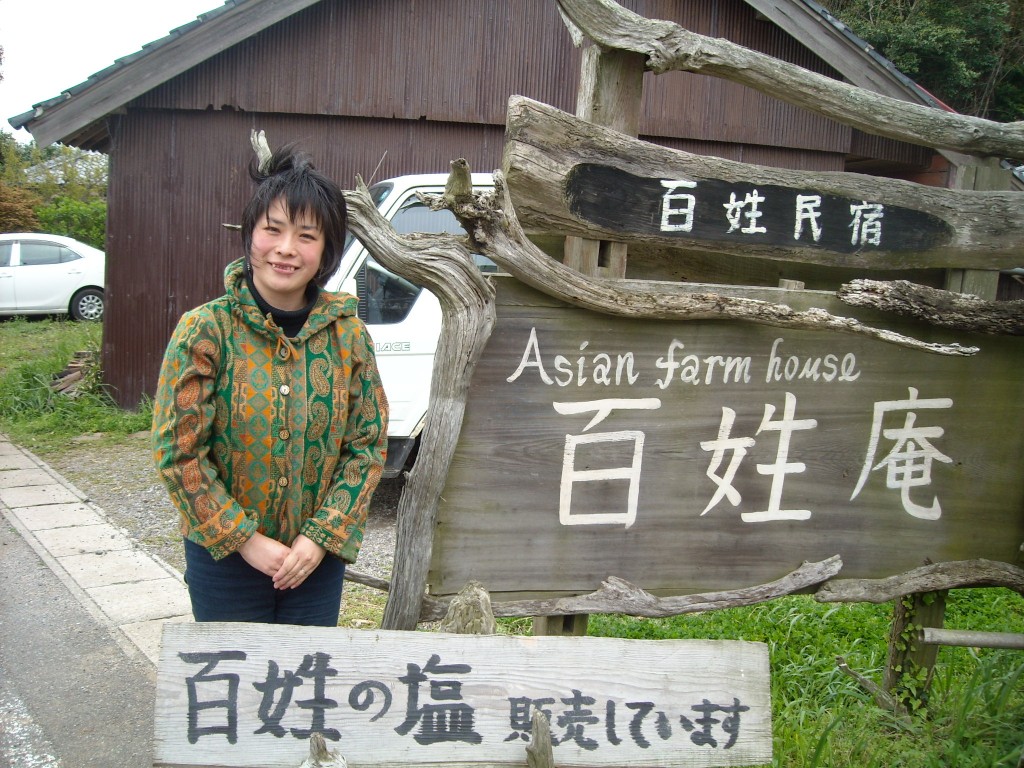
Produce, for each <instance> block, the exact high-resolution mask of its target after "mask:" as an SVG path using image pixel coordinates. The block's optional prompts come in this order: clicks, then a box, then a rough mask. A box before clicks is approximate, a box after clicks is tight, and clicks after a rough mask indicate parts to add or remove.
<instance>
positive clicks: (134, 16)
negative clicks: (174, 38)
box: [0, 0, 223, 143]
mask: <svg viewBox="0 0 1024 768" xmlns="http://www.w3.org/2000/svg"><path fill="white" fill-rule="evenodd" d="M222 4H223V0H0V47H3V49H4V57H3V63H2V64H0V74H2V75H3V80H2V81H0V130H3V131H5V132H6V133H8V134H13V135H14V137H15V138H16V139H17V140H18V141H19V142H21V143H25V142H28V141H30V140H31V138H32V136H31V135H30V134H29V133H28V132H26V131H24V130H20V131H15V130H14V128H13V127H12V126H11V124H10V123H8V122H7V118H9V117H13V116H14V115H20V114H21V113H23V112H27V111H29V110H30V109H32V105H33V104H36V103H38V102H40V101H46V100H47V99H51V98H53V97H54V96H58V95H60V93H61V91H64V90H66V89H68V88H70V87H71V86H73V85H78V84H79V83H81V82H82V81H84V80H86V79H87V78H88V77H89V75H92V74H94V73H96V72H99V71H100V70H101V69H105V68H106V67H108V66H110V65H111V64H113V63H114V60H115V59H119V58H121V57H122V56H127V55H128V54H130V53H135V52H136V51H138V50H139V49H140V48H142V46H143V44H144V43H149V42H152V41H154V40H158V39H160V38H161V37H164V36H165V35H167V33H168V32H170V31H171V30H172V29H174V28H175V27H180V26H181V25H183V24H188V23H189V22H190V21H193V20H194V19H195V18H196V16H198V15H199V14H201V13H205V12H206V11H210V10H213V9H214V8H219V7H220V6H221V5H222Z"/></svg>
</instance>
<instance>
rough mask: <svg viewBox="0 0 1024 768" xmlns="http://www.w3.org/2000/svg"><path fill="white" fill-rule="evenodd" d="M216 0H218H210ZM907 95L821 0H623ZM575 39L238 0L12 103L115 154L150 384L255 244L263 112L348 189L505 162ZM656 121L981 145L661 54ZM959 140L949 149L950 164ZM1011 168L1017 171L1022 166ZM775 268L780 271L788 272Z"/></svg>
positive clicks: (560, 28)
mask: <svg viewBox="0 0 1024 768" xmlns="http://www.w3.org/2000/svg"><path fill="white" fill-rule="evenodd" d="M211 1H212V0H211ZM622 4H623V5H624V6H626V7H627V8H629V9H630V10H633V11H635V12H637V13H639V14H641V15H643V16H647V17H649V18H660V19H667V20H671V21H674V22H676V23H678V24H680V25H681V26H683V27H685V28H686V29H690V30H692V31H694V32H698V33H700V34H704V35H708V36H711V37H722V38H726V39H728V40H731V41H733V42H735V43H738V44H741V45H743V46H746V47H749V48H752V49H754V50H757V51H761V52H764V53H767V54H769V55H771V56H774V57H777V58H779V59H783V60H785V61H789V62H793V63H796V64H799V65H800V66H802V67H805V68H807V69H810V70H813V71H816V72H820V73H824V74H827V75H829V76H832V77H835V78H839V79H845V80H848V81H850V82H852V83H854V84H856V85H859V86H862V87H865V88H868V89H871V90H874V91H877V92H882V93H886V94H888V95H890V96H895V97H897V98H902V99H906V100H910V101H915V102H918V103H925V104H932V105H935V106H938V105H937V104H935V102H934V100H933V99H931V97H929V96H928V95H927V94H926V93H924V92H923V91H921V90H920V89H918V88H917V87H916V86H914V84H913V83H911V82H910V81H908V80H907V79H906V78H905V77H903V76H901V75H900V74H899V73H898V72H897V71H895V69H893V68H892V66H891V65H890V64H888V63H887V62H886V61H884V60H883V59H881V58H880V57H878V56H877V55H876V54H875V53H874V52H873V51H871V50H870V48H869V47H865V46H863V44H859V43H858V41H857V39H856V38H855V37H853V36H852V34H851V33H850V32H849V30H848V29H846V28H845V26H843V25H842V24H841V23H839V22H837V21H836V20H835V19H833V18H832V17H831V16H830V15H829V14H828V13H827V12H825V11H824V9H822V8H821V7H820V6H818V5H817V4H816V3H814V2H812V0H625V1H624V2H623V3H622ZM579 63H580V53H579V51H578V50H577V49H575V48H574V47H573V45H572V42H571V39H570V36H569V33H568V32H567V30H566V28H565V26H564V24H563V23H562V20H561V18H560V16H559V14H558V11H557V8H556V5H555V2H554V0H431V1H430V2H426V0H229V1H228V2H226V3H225V4H224V5H223V6H221V7H219V8H217V9H215V10H213V11H211V12H209V13H207V14H204V15H202V16H200V17H199V18H198V19H197V20H196V21H194V22H192V23H190V24H188V25H186V26H183V27H180V28H179V29H176V30H174V31H173V32H171V33H170V34H169V35H168V36H167V37H165V38H163V39H161V40H158V41H155V42H154V43H152V44H150V45H148V46H146V47H144V48H143V49H142V50H141V51H139V52H137V53H135V54H133V55H131V56H128V57H126V58H123V59H119V60H118V61H117V62H115V63H114V64H113V65H111V66H110V67H109V68H107V69H105V70H103V71H102V72H99V73H97V74H95V75H93V76H92V77H90V78H89V79H88V80H87V81H86V82H84V83H81V84H80V85H77V86H75V87H73V88H70V89H69V90H68V91H67V92H65V93H63V94H61V95H60V96H59V97H57V98H54V99H51V100H48V101H45V102H42V103H40V104H37V105H35V107H34V109H33V110H32V111H31V112H27V113H25V114H24V115H21V116H19V117H18V118H14V119H12V121H11V122H12V124H15V125H16V127H24V128H26V129H27V130H29V131H30V132H31V133H32V135H33V136H34V137H35V139H36V141H37V143H39V144H40V145H44V146H45V145H47V144H50V143H52V142H55V141H59V142H62V143H65V144H70V145H73V146H77V147H80V148H83V149H92V150H98V151H101V152H105V153H108V154H109V156H110V186H109V197H108V203H109V213H108V224H107V244H106V251H107V264H108V270H107V294H108V310H107V312H108V313H107V316H106V323H105V328H104V341H103V364H104V369H105V372H106V378H107V381H108V383H109V384H110V385H112V387H113V388H114V391H115V392H116V397H117V399H118V401H119V402H120V403H121V405H123V406H125V407H129V408H130V407H134V406H135V405H136V404H137V403H138V402H139V400H140V398H141V397H142V396H143V395H145V394H150V393H152V391H153V390H154V389H155V385H156V377H157V372H158V369H159V365H160V360H161V357H162V354H163V350H164V346H165V344H166V340H167V338H168V336H169V334H170V332H171V330H172V328H173V326H174V323H175V322H176V320H177V318H178V317H179V316H180V315H181V313H182V312H184V311H185V310H187V309H189V308H191V307H193V306H195V305H197V304H199V303H201V302H203V301H206V300H208V299H210V298H212V297H214V296H216V295H218V294H219V293H220V292H221V290H222V284H221V275H222V270H223V267H224V265H225V264H226V263H228V262H229V261H231V260H232V259H234V258H236V257H237V256H240V255H241V251H240V241H239V237H238V234H237V232H234V231H231V230H228V229H225V228H224V227H223V226H222V224H224V223H234V222H237V221H238V219H239V217H240V212H241V209H242V206H243V205H244V203H245V201H246V200H247V199H248V196H249V195H250V193H251V189H252V187H251V184H250V182H249V180H248V176H247V165H248V162H249V160H250V157H251V156H252V150H251V148H250V146H249V131H250V130H251V129H263V130H265V131H266V132H267V135H268V136H269V138H270V141H271V143H272V145H274V146H276V145H278V144H281V143H284V142H286V141H295V142H298V143H299V144H300V146H302V147H303V148H304V149H307V150H308V151H310V152H311V153H312V155H313V156H314V158H315V159H316V162H317V165H318V166H319V167H320V168H321V169H322V170H324V171H325V172H327V173H328V174H329V175H331V176H332V177H334V178H335V179H337V180H338V182H339V183H340V184H341V185H342V186H343V187H345V188H352V187H353V186H354V179H355V176H356V174H361V175H362V176H363V177H364V179H367V180H369V179H370V178H371V177H373V178H376V179H380V178H385V177H388V176H395V175H399V174H403V173H414V172H417V173H422V172H434V171H446V170H447V168H448V163H449V161H450V160H451V159H453V158H456V157H465V158H467V160H469V162H470V165H471V166H472V167H473V169H474V170H490V169H493V168H496V167H498V166H499V165H500V162H501V152H502V144H503V133H504V123H505V106H506V101H507V99H508V97H509V96H510V95H512V94H521V95H525V96H529V97H531V98H533V99H536V100H539V101H542V102H545V103H548V104H551V105H553V106H555V107H558V108H560V109H563V110H566V111H569V112H572V111H574V109H575V100H576V87H577V79H578V76H579ZM645 77H646V80H645V85H644V114H643V118H642V121H641V128H640V134H641V137H642V138H644V139H646V140H649V141H653V142H657V143H660V144H664V145H666V146H669V147H673V148H677V149H684V150H687V151H691V152H696V153H702V154H711V155H717V156H721V157H725V158H729V159H734V160H740V161H743V162H747V163H756V164H763V165H770V166H777V167H785V168H793V169H802V170H812V171H826V170H828V171H843V170H847V171H861V172H865V173H873V174H877V175H883V176H891V177H899V178H906V179H912V180H915V181H920V182H923V183H930V184H936V185H940V186H972V185H971V184H970V179H967V183H966V184H965V183H964V178H965V173H966V174H967V175H968V176H970V174H971V173H973V171H970V170H965V166H963V165H961V164H960V162H961V161H962V160H965V159H964V158H950V157H946V156H943V155H940V154H938V153H936V152H933V151H932V150H929V149H924V148H921V147H914V146H911V145H908V144H902V143H899V142H895V141H891V140H887V139H880V138H877V137H874V136H869V135H866V134H864V133H861V132H860V131H857V130H853V129H851V128H849V127H847V126H844V125H841V124H839V123H836V122H834V121H831V120H828V119H826V118H823V117H820V116H818V115H815V114H811V113H809V112H807V111H804V110H801V109H799V108H796V107H793V106H790V105H788V104H785V103H783V102H781V101H778V100H776V99H773V98H770V97H767V96H764V95H762V94H760V93H758V92H756V91H753V90H751V89H748V88H746V87H743V86H740V85H736V84H733V83H729V82H727V81H724V80H719V79H715V78H711V77H706V76H700V75H691V74H684V73H672V74H668V75H662V76H659V77H657V78H655V77H654V76H652V75H650V74H648V75H647V76H645ZM951 160H952V162H951ZM1006 175H1007V176H1009V174H1008V173H1007V174H1006ZM779 276H782V275H781V274H780V275H779Z"/></svg>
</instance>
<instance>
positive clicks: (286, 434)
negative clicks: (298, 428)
mask: <svg viewBox="0 0 1024 768" xmlns="http://www.w3.org/2000/svg"><path fill="white" fill-rule="evenodd" d="M277 434H278V435H279V436H280V437H281V439H282V440H287V439H288V438H289V437H291V436H292V433H291V432H289V431H288V430H287V429H282V430H281V431H280V432H278V433H277Z"/></svg>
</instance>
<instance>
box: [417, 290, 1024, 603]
mask: <svg viewBox="0 0 1024 768" xmlns="http://www.w3.org/2000/svg"><path fill="white" fill-rule="evenodd" d="M495 285H496V287H497V315H498V319H497V324H496V326H495V329H494V331H493V333H492V334H491V336H490V339H489V341H488V344H487V347H486V349H485V350H484V353H483V356H482V358H481V360H480V362H479V363H478V364H477V367H476V369H475V372H474V376H473V380H472V382H471V385H470V390H469V395H468V398H467V406H466V415H465V420H464V422H463V426H462V431H461V434H460V437H459V442H458V445H457V447H456V450H455V454H454V456H453V459H452V463H451V468H450V470H449V473H448V477H447V482H446V485H445V488H444V491H443V492H442V494H441V501H440V503H439V509H438V519H437V526H436V529H435V537H434V545H433V554H432V562H431V568H430V573H429V577H428V582H429V585H430V591H431V593H432V594H437V595H447V594H454V593H455V592H457V591H458V590H459V589H461V588H462V586H463V585H464V584H465V583H466V582H467V581H469V580H470V579H475V580H477V581H479V582H481V583H482V584H483V586H484V588H485V589H487V590H488V592H490V593H491V595H492V596H497V598H498V599H505V600H511V599H523V598H551V597H556V596H558V595H568V594H586V593H589V592H592V591H594V590H596V589H598V587H599V586H600V585H601V582H602V581H603V580H604V579H605V578H607V577H608V576H617V577H620V578H622V579H625V580H627V581H629V582H631V583H632V584H634V585H636V586H639V587H642V588H643V589H646V590H647V591H649V592H653V593H655V594H660V595H666V594H686V593H694V592H706V591H714V590H725V589H737V588H741V587H750V586H754V585H758V584H764V583H767V582H770V581H773V580H775V579H778V578H780V577H782V576H783V575H785V574H787V573H789V572H791V571H793V570H795V569H796V568H797V567H799V566H800V564H801V563H803V562H804V561H811V562H814V561H821V560H824V559H826V558H828V557H831V556H833V555H836V554H838V555H840V556H841V557H842V561H843V569H842V572H841V577H845V578H882V577H886V576H891V575H895V574H899V573H903V572H905V571H908V570H911V569H913V568H916V567H918V566H920V565H923V564H925V563H926V562H929V561H930V562H945V561H955V560H966V559H973V558H987V559H991V560H998V561H1002V562H1009V563H1014V562H1017V558H1018V557H1019V547H1020V544H1021V542H1022V541H1024V477H1022V475H1021V473H1020V471H1019V468H1020V457H1021V456H1022V455H1024V387H1022V384H1021V377H1020V361H1021V359H1022V353H1024V339H1021V338H1019V337H1017V338H1012V337H991V336H977V335H973V336H971V335H966V334H957V333H953V332H951V331H946V330H937V329H934V328H930V327H928V326H925V325H923V324H913V325H911V324H895V323H893V321H892V318H891V316H890V317H884V318H883V317H882V316H881V315H880V314H877V313H876V314H875V315H874V316H871V315H869V314H866V313H864V312H860V311H858V312H854V311H853V310H852V308H850V307H848V306H844V305H842V304H840V303H839V302H838V300H837V299H835V297H834V296H832V295H831V294H826V293H821V292H810V291H803V292H793V291H788V292H783V291H779V290H768V289H765V290H762V291H761V292H760V293H761V298H765V299H772V300H775V301H785V302H786V303H789V304H790V305H791V306H792V307H793V308H794V309H797V310H802V309H807V308H809V307H812V306H817V307H822V308H824V309H826V310H828V311H831V312H832V313H833V314H838V315H859V316H860V317H861V319H862V320H867V321H869V322H870V321H874V322H875V323H876V324H877V325H880V326H884V327H891V328H893V329H894V330H898V331H901V332H904V333H908V334H909V335H911V336H914V337H917V338H922V339H925V340H929V341H942V342H959V343H961V344H963V345H964V346H973V345H977V346H979V347H980V349H981V351H980V352H979V353H978V354H977V355H976V356H974V357H947V356H942V355H937V354H932V353H928V352H921V351H911V350H908V349H906V348H902V347H899V346H896V345H893V344H886V343H884V342H881V341H876V340H873V339H869V338H865V337H863V336H855V335H851V334H842V333H836V332H834V331H829V332H824V331H796V330H782V329H779V328H774V327H771V326H767V325H759V324H754V323H747V322H738V321H731V322H728V321H725V322H723V321H668V320H650V319H629V318H618V317H612V316H609V315H603V314H600V313H596V312H590V311H587V310H583V309H579V308H574V307H570V306H568V305H565V304H562V303H561V302H559V301H557V300H555V299H552V298H550V297H548V296H545V295H544V294H541V293H539V292H536V291H533V290H531V289H528V288H527V287H525V286H524V285H522V284H521V283H519V282H518V281H516V280H514V279H512V278H500V279H496V280H495ZM704 289H706V290H711V289H713V287H711V286H704ZM756 293H757V291H755V290H751V289H746V294H747V295H754V294H756Z"/></svg>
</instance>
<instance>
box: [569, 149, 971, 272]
mask: <svg viewBox="0 0 1024 768" xmlns="http://www.w3.org/2000/svg"><path fill="white" fill-rule="evenodd" d="M808 181H810V182H813V179H811V178H809V179H808ZM565 195H566V199H567V205H568V208H569V212H570V213H572V214H573V215H574V216H575V217H577V218H578V219H579V220H581V221H584V222H586V223H588V224H593V225H595V226H597V227H601V228H602V229H605V230H609V231H612V232H617V233H620V234H622V233H629V234H630V235H631V236H638V235H639V236H645V235H650V236H659V237H664V238H685V239H686V240H690V241H693V240H697V241H708V242H726V241H733V242H734V243H735V244H743V245H758V246H764V245H772V246H786V247H791V248H808V249H818V250H823V251H830V252H834V253H837V254H843V253H845V254H853V253H860V252H861V251H870V250H879V249H882V248H884V250H886V251H900V252H906V251H928V250H932V249H935V248H938V247H940V246H944V245H948V244H949V242H950V241H951V240H952V239H953V229H952V227H950V226H949V224H947V223H946V222H945V221H943V220H942V219H940V218H938V217H937V216H934V215H932V214H930V213H926V212H924V211H917V210H913V209H911V208H905V207H902V206H899V205H886V204H884V203H880V202H877V201H875V200H864V199H862V198H851V197H840V196H839V195H830V194H824V193H822V192H820V191H817V190H814V189H809V188H806V187H805V188H793V187H785V186H781V185H779V184H764V183H761V184H754V183H750V182H741V181H725V180H722V179H714V178H710V179H709V178H699V177H696V176H693V175H690V176H686V177H683V178H658V177H648V178H643V177H639V176H636V175H634V174H632V173H628V172H627V171H623V170H620V169H618V168H615V167H613V166H610V165H600V164H596V163H580V164H578V165H575V166H573V168H572V170H571V171H570V172H569V174H568V176H567V178H566V180H565Z"/></svg>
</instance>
